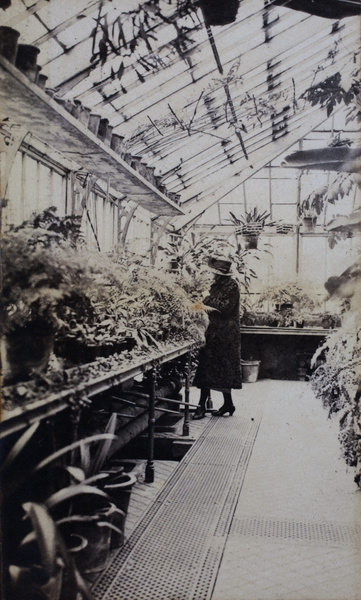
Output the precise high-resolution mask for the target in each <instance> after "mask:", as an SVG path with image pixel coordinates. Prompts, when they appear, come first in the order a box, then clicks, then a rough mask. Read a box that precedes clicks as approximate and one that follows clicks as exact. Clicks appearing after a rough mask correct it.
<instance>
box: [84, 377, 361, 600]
mask: <svg viewBox="0 0 361 600" xmlns="http://www.w3.org/2000/svg"><path fill="white" fill-rule="evenodd" d="M212 396H213V401H214V407H215V408H218V407H219V405H220V404H221V398H222V396H221V394H218V393H216V392H213V394H212ZM197 398H198V392H197V390H192V400H193V401H195V400H196V399H197ZM192 400H191V401H192ZM234 401H235V404H236V406H237V410H236V412H235V414H234V416H233V417H232V418H230V417H222V418H218V419H217V418H214V417H213V418H212V417H210V416H207V417H206V418H205V419H204V420H202V421H197V422H193V423H191V431H190V434H191V435H194V437H195V438H199V439H198V441H197V443H196V444H195V445H194V447H193V448H192V450H191V451H190V452H189V453H188V454H187V455H186V456H185V457H184V459H183V460H182V461H181V462H180V463H178V464H174V463H170V464H167V463H166V462H165V463H164V464H163V463H159V464H158V463H156V481H155V483H154V484H152V485H151V486H148V487H147V488H144V484H141V483H139V485H138V484H137V486H138V490H137V491H136V490H135V491H136V493H135V495H134V497H133V499H132V502H133V505H131V507H130V514H129V519H128V521H129V522H128V533H129V535H130V537H129V542H128V544H127V545H126V548H125V549H124V550H122V551H120V553H119V554H118V556H117V557H116V559H115V560H114V562H113V564H112V565H111V568H110V569H109V572H108V573H107V574H105V576H104V577H103V578H102V580H101V582H100V583H99V585H97V586H96V587H95V590H94V591H95V598H96V599H98V598H99V599H100V598H101V599H102V600H103V599H104V600H107V599H108V598H109V599H110V600H131V599H133V598H134V599H136V600H140V599H141V598H144V599H151V600H361V541H360V540H361V535H360V534H361V492H359V491H358V489H357V487H356V485H355V484H354V482H353V472H352V470H350V469H349V470H348V469H347V466H346V464H345V462H344V460H343V458H342V457H341V452H340V448H339V443H338V440H337V433H338V425H337V423H336V422H335V423H334V422H331V421H330V420H328V419H327V413H326V411H325V410H324V409H323V408H322V406H321V405H320V402H318V401H317V400H316V399H315V398H314V396H313V394H312V392H311V390H310V387H309V385H308V384H307V383H304V382H289V381H271V380H267V381H259V382H257V383H254V384H245V385H244V388H243V390H240V391H237V392H235V393H234ZM137 497H138V500H139V501H138V500H137ZM147 503H148V509H147V507H146V505H147ZM132 530H133V533H131V531H132Z"/></svg>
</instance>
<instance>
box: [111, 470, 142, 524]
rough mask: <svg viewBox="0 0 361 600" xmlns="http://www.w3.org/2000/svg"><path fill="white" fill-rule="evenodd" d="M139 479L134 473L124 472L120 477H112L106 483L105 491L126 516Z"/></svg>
mask: <svg viewBox="0 0 361 600" xmlns="http://www.w3.org/2000/svg"><path fill="white" fill-rule="evenodd" d="M136 481H137V478H136V476H135V475H133V473H124V472H122V473H121V474H120V475H119V476H114V475H113V476H111V477H110V478H109V480H107V482H106V483H105V485H104V487H103V490H104V492H106V493H107V494H108V495H109V496H110V498H111V499H112V501H113V502H114V504H115V506H116V507H117V508H119V509H120V510H122V511H123V512H124V513H125V514H126V513H127V512H128V506H129V502H130V495H131V493H132V488H133V485H134V484H135V483H136Z"/></svg>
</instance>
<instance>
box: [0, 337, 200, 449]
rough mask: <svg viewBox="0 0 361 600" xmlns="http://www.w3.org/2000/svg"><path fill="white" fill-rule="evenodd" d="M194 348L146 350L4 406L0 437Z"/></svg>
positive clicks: (170, 347)
mask: <svg viewBox="0 0 361 600" xmlns="http://www.w3.org/2000/svg"><path fill="white" fill-rule="evenodd" d="M195 347H196V345H195V344H194V342H188V343H184V344H179V345H168V346H167V347H165V348H164V349H163V350H162V351H160V350H157V351H154V352H149V354H148V356H146V357H144V358H141V359H138V360H137V359H135V360H131V359H129V360H127V361H122V362H120V363H119V367H118V368H115V369H111V370H109V371H106V372H105V373H102V374H101V375H99V376H98V377H93V378H90V379H89V380H88V381H83V380H82V379H81V381H80V382H79V381H78V382H77V383H75V384H74V385H71V384H70V385H69V387H68V388H66V389H62V390H60V391H55V392H52V391H51V389H50V390H49V393H48V395H47V396H46V397H45V398H43V399H42V400H38V401H37V402H34V403H29V404H25V403H24V405H23V406H19V407H18V408H16V409H14V410H11V411H9V412H7V411H6V410H5V409H3V412H2V421H1V423H0V439H2V438H5V437H7V436H8V435H10V434H12V433H14V432H16V431H20V430H21V429H23V428H24V427H26V426H29V425H31V424H32V423H34V422H35V421H38V420H41V419H45V418H48V417H50V416H53V415H55V414H57V413H59V412H62V411H63V410H65V409H67V408H69V404H70V400H71V399H74V398H75V399H76V398H77V397H79V398H80V397H81V396H83V395H85V396H86V397H87V398H92V397H93V396H96V395H97V394H100V393H102V392H105V391H107V390H109V389H111V388H112V387H114V386H116V385H120V384H121V383H124V382H125V381H128V380H129V379H132V378H134V377H137V376H138V375H142V374H143V373H145V372H146V371H148V370H150V369H152V368H153V367H155V366H158V365H161V364H164V363H166V362H169V361H171V360H174V359H175V358H178V357H180V356H183V355H184V354H186V353H187V352H190V351H192V350H194V349H195ZM93 364H96V363H89V364H87V365H83V368H89V367H91V366H92V365H93ZM79 369H81V367H78V368H74V369H72V370H71V371H73V372H74V374H75V373H78V375H79V374H80V375H81V371H79ZM69 375H70V377H71V372H69ZM70 381H71V380H70ZM27 384H28V382H25V383H23V384H21V383H19V384H17V385H15V386H13V387H14V388H19V386H24V387H26V385H27ZM63 388H64V386H63ZM3 391H4V395H5V396H6V391H7V388H4V390H3ZM5 396H4V397H5Z"/></svg>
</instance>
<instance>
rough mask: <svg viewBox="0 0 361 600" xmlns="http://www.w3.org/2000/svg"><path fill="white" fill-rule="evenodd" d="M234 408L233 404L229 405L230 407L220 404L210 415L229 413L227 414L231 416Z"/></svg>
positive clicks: (218, 415) (220, 415)
mask: <svg viewBox="0 0 361 600" xmlns="http://www.w3.org/2000/svg"><path fill="white" fill-rule="evenodd" d="M235 410H236V407H235V406H231V407H230V408H227V407H226V406H221V408H220V409H219V410H216V411H214V412H213V413H212V415H213V416H214V417H223V415H225V414H227V413H229V416H230V417H231V416H232V415H233V413H234V411H235Z"/></svg>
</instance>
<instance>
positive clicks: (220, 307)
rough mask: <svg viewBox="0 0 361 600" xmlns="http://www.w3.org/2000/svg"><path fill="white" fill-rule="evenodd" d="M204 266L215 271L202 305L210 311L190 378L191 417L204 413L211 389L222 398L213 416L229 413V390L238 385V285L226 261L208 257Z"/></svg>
mask: <svg viewBox="0 0 361 600" xmlns="http://www.w3.org/2000/svg"><path fill="white" fill-rule="evenodd" d="M208 265H209V268H210V269H211V270H212V271H213V272H214V273H215V279H214V283H213V284H212V286H211V288H210V291H209V294H208V296H207V297H206V298H205V299H204V300H203V304H204V306H205V307H211V308H213V309H214V310H211V311H209V325H208V329H207V331H206V343H205V346H204V347H203V348H202V349H201V351H200V354H199V364H198V368H197V371H196V374H195V377H194V380H193V385H195V386H196V387H198V388H200V390H201V396H200V400H199V405H198V407H197V409H196V412H195V413H194V415H193V418H194V419H202V418H203V417H204V416H205V405H206V400H207V398H208V397H209V394H210V390H211V389H213V390H219V391H221V392H223V398H224V403H223V406H222V407H221V408H220V409H219V410H218V411H216V412H214V413H213V415H215V416H222V415H224V414H226V413H229V414H230V415H231V416H232V415H233V413H234V411H235V406H234V404H233V401H232V394H231V389H239V388H241V387H242V376H241V332H240V319H239V288H238V284H237V282H236V281H235V280H234V279H232V278H231V276H230V275H231V273H230V268H231V262H230V261H229V260H227V259H223V258H217V257H212V258H210V259H209V262H208Z"/></svg>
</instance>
